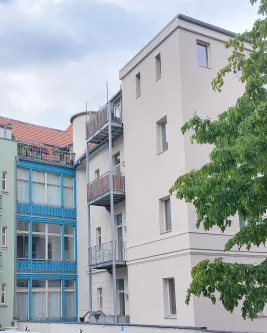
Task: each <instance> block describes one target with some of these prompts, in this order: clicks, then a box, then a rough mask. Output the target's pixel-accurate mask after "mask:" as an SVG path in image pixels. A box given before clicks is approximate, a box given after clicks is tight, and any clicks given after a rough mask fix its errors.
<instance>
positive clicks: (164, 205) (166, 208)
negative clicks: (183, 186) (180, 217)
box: [159, 197, 172, 233]
mask: <svg viewBox="0 0 267 333" xmlns="http://www.w3.org/2000/svg"><path fill="white" fill-rule="evenodd" d="M159 203H160V207H159V209H160V211H159V213H160V231H161V233H164V232H169V231H172V220H171V200H170V197H165V198H163V199H160V201H159Z"/></svg>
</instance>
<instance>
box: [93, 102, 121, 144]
mask: <svg viewBox="0 0 267 333" xmlns="http://www.w3.org/2000/svg"><path fill="white" fill-rule="evenodd" d="M111 121H112V122H115V123H119V124H120V123H121V122H122V107H121V102H119V103H118V104H116V105H114V106H113V109H112V111H111ZM107 122H108V105H107V104H106V105H105V106H103V107H102V109H100V110H99V111H98V112H97V113H96V114H95V115H93V116H92V117H91V118H90V119H89V120H88V121H87V123H86V138H87V139H88V138H90V137H91V136H92V135H94V134H95V133H96V132H97V131H99V130H100V129H101V127H102V126H104V125H105V124H106V123H107Z"/></svg>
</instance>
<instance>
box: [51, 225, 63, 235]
mask: <svg viewBox="0 0 267 333" xmlns="http://www.w3.org/2000/svg"><path fill="white" fill-rule="evenodd" d="M48 233H50V234H59V235H61V225H60V224H48Z"/></svg>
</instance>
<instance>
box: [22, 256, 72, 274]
mask: <svg viewBox="0 0 267 333" xmlns="http://www.w3.org/2000/svg"><path fill="white" fill-rule="evenodd" d="M76 266H77V265H76V262H75V261H52V260H28V259H17V271H18V272H57V273H76V271H77V267H76Z"/></svg>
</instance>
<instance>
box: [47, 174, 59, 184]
mask: <svg viewBox="0 0 267 333" xmlns="http://www.w3.org/2000/svg"><path fill="white" fill-rule="evenodd" d="M47 183H52V184H58V185H60V175H58V174H56V173H48V174H47Z"/></svg>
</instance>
